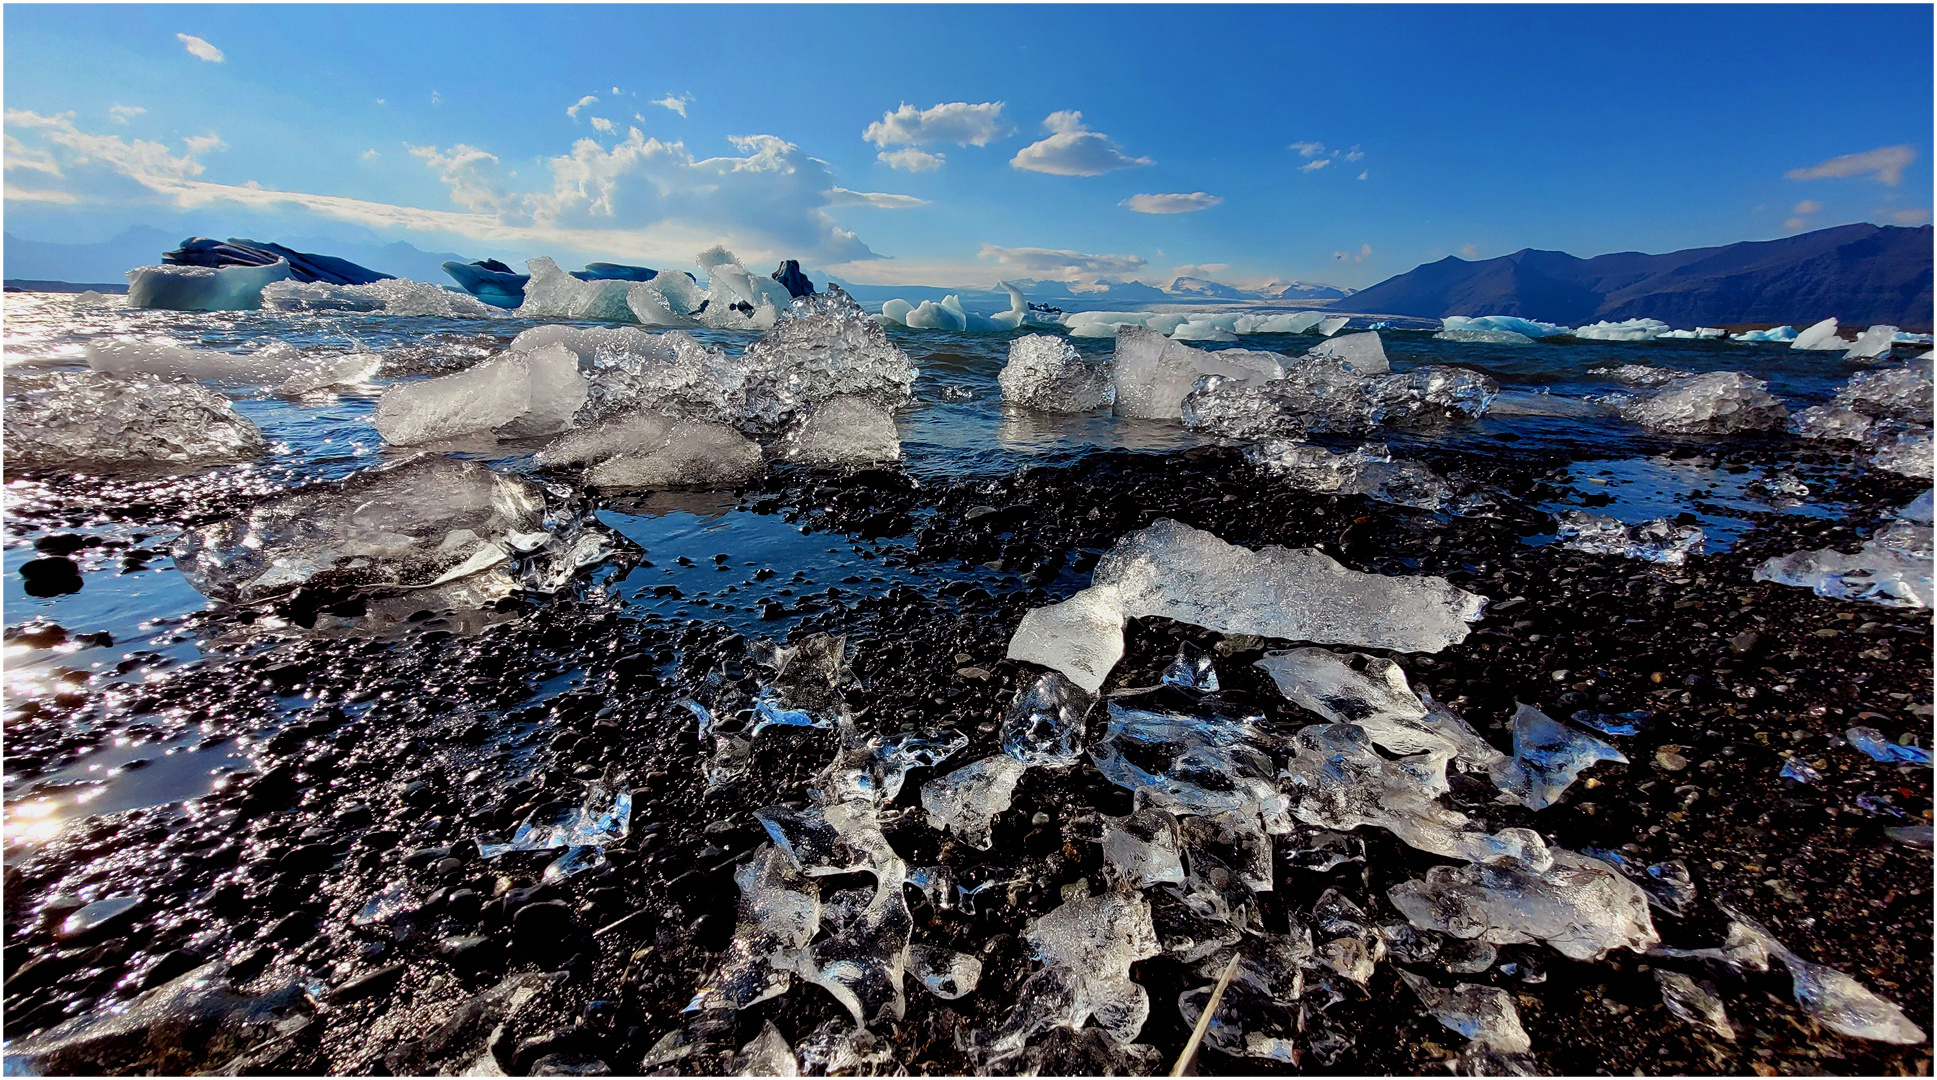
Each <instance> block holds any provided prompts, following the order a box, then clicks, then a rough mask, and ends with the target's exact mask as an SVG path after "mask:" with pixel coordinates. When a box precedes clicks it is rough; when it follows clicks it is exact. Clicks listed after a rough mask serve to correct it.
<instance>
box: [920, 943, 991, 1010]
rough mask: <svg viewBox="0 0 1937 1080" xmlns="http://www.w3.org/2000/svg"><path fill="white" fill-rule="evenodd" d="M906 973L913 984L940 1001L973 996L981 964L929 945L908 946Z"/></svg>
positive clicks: (954, 952)
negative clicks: (919, 984)
mask: <svg viewBox="0 0 1937 1080" xmlns="http://www.w3.org/2000/svg"><path fill="white" fill-rule="evenodd" d="M908 971H909V973H910V974H912V975H913V976H914V977H915V981H916V982H919V983H921V984H922V986H924V987H926V988H927V990H928V992H929V993H931V994H933V995H935V996H936V997H938V998H941V999H942V1000H943V1001H954V1000H955V999H956V998H959V997H965V996H967V995H969V994H972V993H974V992H975V987H976V985H977V984H978V983H980V982H981V981H982V961H980V960H977V959H976V958H975V957H973V956H970V955H968V954H967V953H958V952H956V951H954V950H953V949H938V948H935V947H934V946H932V945H911V946H909V947H908Z"/></svg>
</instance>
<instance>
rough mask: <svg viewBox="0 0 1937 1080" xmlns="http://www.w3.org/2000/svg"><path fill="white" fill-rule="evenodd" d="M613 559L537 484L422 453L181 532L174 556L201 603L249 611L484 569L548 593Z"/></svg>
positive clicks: (507, 582) (599, 536)
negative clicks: (324, 591)
mask: <svg viewBox="0 0 1937 1080" xmlns="http://www.w3.org/2000/svg"><path fill="white" fill-rule="evenodd" d="M612 550H613V546H612V543H611V541H610V540H609V539H608V538H607V536H606V535H605V534H604V533H603V532H602V530H601V529H600V528H599V527H598V526H597V525H595V524H591V523H588V522H585V521H583V520H581V519H580V518H579V517H578V516H577V515H576V514H575V513H573V512H571V511H569V510H567V509H556V510H554V509H550V508H548V506H547V502H546V496H545V489H544V488H542V487H540V486H539V485H538V484H536V483H533V482H532V481H530V480H527V479H524V478H523V477H518V476H510V475H506V474H503V473H498V472H493V471H492V470H490V469H488V468H486V467H484V466H483V465H480V464H478V463H476V462H473V461H461V460H458V459H456V458H448V457H440V456H437V455H432V454H419V455H417V456H415V457H412V458H409V459H407V460H404V461H400V462H396V463H394V464H390V465H383V466H379V467H377V468H373V469H366V470H363V471H362V472H358V473H353V474H351V475H350V476H348V477H346V478H344V479H342V480H331V481H321V482H318V483H314V484H309V485H306V486H304V487H300V488H297V489H295V490H293V491H290V492H288V493H287V494H283V495H277V496H273V497H271V498H268V499H265V500H263V501H262V502H259V503H257V504H256V505H255V506H253V507H251V508H250V509H249V510H248V511H247V512H246V513H243V514H241V515H238V516H236V517H232V518H227V519H225V520H222V521H218V522H215V523H214V524H210V525H204V526H202V527H200V528H196V529H190V530H188V531H186V532H184V533H183V534H182V535H181V537H180V538H178V539H177V540H176V541H175V543H174V545H173V547H172V548H171V549H170V553H171V554H172V555H173V556H174V558H175V566H176V567H177V568H178V569H179V570H180V571H181V572H182V576H183V577H184V578H186V579H187V581H188V583H189V584H190V585H193V586H194V587H195V588H196V589H197V590H199V591H200V592H201V593H202V594H203V595H205V596H209V597H213V598H214V599H216V600H220V601H223V602H226V603H254V602H257V601H260V600H273V599H277V598H279V597H282V596H284V595H286V594H288V593H291V592H293V591H295V590H296V589H298V588H301V587H303V586H306V585H315V586H329V587H333V588H355V589H362V590H382V589H418V588H424V587H426V586H432V585H442V584H444V583H446V582H454V581H458V580H460V579H466V578H469V577H470V576H471V575H474V574H478V573H480V572H483V571H490V572H491V573H492V574H493V575H497V576H499V577H502V578H503V582H502V584H503V585H504V587H505V589H506V591H509V590H510V589H512V588H525V589H531V590H535V591H542V592H550V591H556V590H557V589H558V588H560V587H562V586H563V585H564V584H565V582H566V581H568V580H569V579H570V577H571V575H572V574H573V573H575V572H576V571H578V570H579V569H581V568H583V567H585V566H587V565H590V564H592V563H595V562H598V561H600V560H602V559H604V558H605V557H607V556H608V555H609V554H611V552H612ZM514 570H515V572H516V576H511V574H512V571H514Z"/></svg>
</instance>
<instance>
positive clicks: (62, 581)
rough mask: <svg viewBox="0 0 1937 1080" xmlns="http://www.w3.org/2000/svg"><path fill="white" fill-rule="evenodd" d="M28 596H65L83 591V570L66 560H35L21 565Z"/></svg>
mask: <svg viewBox="0 0 1937 1080" xmlns="http://www.w3.org/2000/svg"><path fill="white" fill-rule="evenodd" d="M20 578H21V580H22V581H23V582H25V584H24V585H23V586H22V588H24V589H25V590H26V592H27V595H28V596H65V595H67V594H68V593H77V592H80V591H81V568H80V567H78V566H76V565H74V560H72V559H65V558H58V557H55V558H45V559H34V560H33V561H31V562H26V563H22V564H21V565H20Z"/></svg>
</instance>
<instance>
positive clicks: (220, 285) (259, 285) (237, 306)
mask: <svg viewBox="0 0 1937 1080" xmlns="http://www.w3.org/2000/svg"><path fill="white" fill-rule="evenodd" d="M288 277H289V263H288V261H287V260H284V259H277V260H276V261H275V262H273V263H270V264H269V265H267V266H173V265H170V266H137V267H135V268H134V269H133V270H130V271H128V306H129V307H133V308H164V309H166V310H169V311H254V310H255V309H257V308H259V307H261V306H262V290H263V287H264V286H266V285H270V284H273V283H274V282H278V281H284V280H287V279H288Z"/></svg>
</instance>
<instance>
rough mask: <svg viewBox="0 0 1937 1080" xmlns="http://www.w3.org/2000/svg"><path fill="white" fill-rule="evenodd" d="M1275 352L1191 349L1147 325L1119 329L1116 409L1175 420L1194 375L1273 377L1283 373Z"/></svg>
mask: <svg viewBox="0 0 1937 1080" xmlns="http://www.w3.org/2000/svg"><path fill="white" fill-rule="evenodd" d="M1283 359H1284V358H1283V357H1281V356H1278V355H1277V354H1275V353H1258V352H1249V351H1245V350H1239V349H1226V350H1220V351H1216V352H1212V351H1208V350H1204V349H1194V348H1191V347H1190V346H1189V345H1185V344H1182V343H1181V342H1176V341H1172V340H1170V339H1169V338H1166V337H1164V336H1163V335H1162V334H1160V333H1158V332H1157V331H1155V330H1152V329H1149V328H1148V327H1142V326H1126V327H1124V328H1122V329H1121V330H1119V331H1117V335H1116V352H1115V356H1114V359H1113V361H1112V368H1113V372H1114V376H1115V380H1116V411H1117V414H1118V415H1120V416H1129V417H1135V418H1138V419H1144V420H1175V419H1178V418H1179V417H1180V416H1182V415H1183V405H1184V398H1185V396H1186V395H1188V394H1189V393H1190V392H1191V387H1192V386H1194V385H1195V384H1196V383H1197V380H1198V379H1200V378H1202V377H1203V376H1206V375H1216V376H1220V377H1222V378H1224V379H1227V380H1231V381H1233V382H1235V383H1238V384H1242V385H1252V384H1256V383H1262V382H1265V381H1268V380H1271V379H1276V378H1278V377H1279V376H1281V375H1282V374H1283V373H1284V368H1283V366H1282V364H1281V363H1280V361H1282V360H1283Z"/></svg>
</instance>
